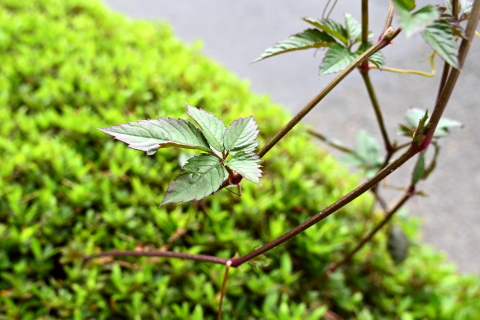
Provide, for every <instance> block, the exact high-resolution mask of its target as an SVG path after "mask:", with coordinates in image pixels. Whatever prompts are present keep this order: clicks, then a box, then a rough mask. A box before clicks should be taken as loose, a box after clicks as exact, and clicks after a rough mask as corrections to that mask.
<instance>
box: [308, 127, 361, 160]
mask: <svg viewBox="0 0 480 320" xmlns="http://www.w3.org/2000/svg"><path fill="white" fill-rule="evenodd" d="M307 132H308V133H309V134H311V135H312V136H314V137H315V138H318V139H320V140H322V141H323V142H324V143H325V144H326V145H329V146H330V147H332V148H335V149H337V150H340V151H342V152H345V153H350V154H354V153H355V152H354V151H353V150H351V149H349V148H347V147H345V146H342V145H341V144H338V143H336V142H334V141H332V140H330V139H328V138H327V137H325V136H324V135H323V134H321V133H318V132H315V131H313V130H310V129H308V130H307Z"/></svg>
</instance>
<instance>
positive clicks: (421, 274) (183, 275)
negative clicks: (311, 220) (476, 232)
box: [0, 0, 480, 320]
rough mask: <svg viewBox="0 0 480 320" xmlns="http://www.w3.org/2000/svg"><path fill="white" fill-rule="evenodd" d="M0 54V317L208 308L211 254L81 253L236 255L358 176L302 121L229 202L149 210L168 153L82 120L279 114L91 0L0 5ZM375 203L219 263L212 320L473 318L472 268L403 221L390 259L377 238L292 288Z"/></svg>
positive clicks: (192, 56)
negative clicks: (258, 260) (196, 111)
mask: <svg viewBox="0 0 480 320" xmlns="http://www.w3.org/2000/svg"><path fill="white" fill-rule="evenodd" d="M0 61H1V64H0V123H1V125H0V133H1V134H0V163H1V165H0V239H1V241H0V318H2V319H58V318H74V319H84V318H85V319H92V318H93V319H214V318H216V316H215V314H216V310H217V308H218V300H219V294H218V292H219V288H220V285H221V281H222V277H223V270H224V267H223V266H221V265H211V264H206V263H199V262H193V261H183V260H178V259H170V260H168V259H163V258H162V259H160V258H150V259H147V258H131V257H129V258H124V259H122V258H118V259H115V260H112V259H109V258H103V259H97V260H93V261H90V262H88V263H86V264H82V256H83V255H84V254H89V253H94V252H98V251H100V250H108V249H124V250H126V249H129V250H132V249H135V248H137V249H139V250H140V249H146V248H149V247H150V248H152V247H155V248H165V249H168V250H175V251H182V252H190V253H204V254H211V255H218V256H221V257H232V256H233V255H235V254H236V253H237V252H238V253H246V252H248V251H249V250H251V249H252V248H254V247H257V246H259V245H260V244H262V243H265V242H266V241H268V240H271V239H273V238H274V237H277V236H279V235H281V234H282V233H283V232H285V231H287V230H288V229H289V228H291V227H293V226H294V225H296V224H298V223H299V222H302V221H303V220H305V219H306V218H307V217H309V216H310V215H312V214H313V213H315V212H318V211H319V210H321V209H322V208H324V207H325V206H327V205H329V204H330V203H332V202H333V201H334V200H336V199H337V198H338V197H339V196H341V195H343V194H345V193H346V192H348V191H349V190H351V189H352V188H353V187H354V186H355V185H356V184H357V182H358V177H355V176H353V177H352V175H351V174H350V173H349V172H348V170H347V169H346V168H344V167H343V166H342V165H340V164H338V163H337V162H336V161H335V160H334V159H332V157H331V156H329V155H328V154H326V153H325V152H324V151H322V150H320V149H319V148H318V147H317V146H316V145H315V144H314V143H312V142H311V141H310V140H309V139H308V136H307V134H306V133H305V132H304V128H299V129H295V131H294V132H293V133H292V134H290V135H289V136H288V137H287V138H286V139H285V141H284V142H281V143H280V145H279V146H278V147H276V148H274V149H273V150H272V151H271V152H270V154H269V156H268V157H267V158H266V159H265V161H264V162H263V163H262V165H263V166H264V168H263V169H264V172H265V173H266V174H265V178H264V179H263V180H262V183H263V185H262V186H257V185H254V184H253V183H245V184H244V190H243V196H242V197H241V198H239V197H237V196H236V195H234V194H232V193H229V192H228V191H227V190H221V191H220V192H218V193H217V194H216V195H214V196H211V197H209V198H208V199H206V200H202V201H199V202H193V203H187V204H181V205H167V206H162V207H161V208H159V206H158V204H159V203H160V201H161V198H162V196H163V193H164V191H165V190H166V188H167V186H168V184H169V183H170V182H171V181H172V180H173V177H174V176H175V175H176V174H178V172H179V171H180V167H179V165H178V162H177V161H176V160H177V159H176V158H177V157H179V156H180V153H179V152H178V151H172V150H171V149H169V150H166V151H163V150H161V151H159V152H158V153H157V154H156V155H155V156H153V157H146V156H144V155H143V154H142V153H140V152H138V151H135V150H131V149H128V148H126V147H125V145H123V144H122V143H118V142H114V141H112V139H110V138H109V137H107V136H105V135H104V134H102V133H101V132H100V131H98V130H95V128H100V127H107V126H110V125H111V124H116V123H125V122H132V121H136V120H138V119H145V118H155V117H157V116H170V117H185V116H186V115H185V107H184V106H185V103H189V104H191V105H194V106H196V107H200V108H203V109H205V110H208V111H209V112H213V113H214V114H216V115H222V117H223V119H224V120H225V121H226V123H229V122H230V121H231V120H233V119H234V118H237V117H241V116H243V117H245V116H249V115H252V114H253V115H255V120H256V121H257V123H258V124H259V127H260V130H261V136H260V140H261V141H265V140H267V139H268V138H269V137H271V136H272V135H273V133H274V132H275V131H276V130H278V128H280V127H281V126H282V125H283V124H284V123H285V122H286V121H287V120H288V115H287V114H286V113H285V112H284V111H283V109H281V108H280V107H279V106H275V105H272V103H271V102H270V100H269V99H268V98H266V97H259V96H256V95H253V94H251V93H250V92H249V89H248V84H247V83H245V82H240V81H239V80H238V79H237V78H236V77H235V76H233V75H231V74H230V73H228V72H227V71H226V70H224V69H223V68H222V67H220V66H218V65H217V64H215V63H213V62H212V61H210V60H208V59H206V58H205V57H203V56H202V55H201V54H200V53H199V45H198V44H195V45H193V46H192V47H188V46H185V45H184V44H182V43H181V42H180V41H179V40H177V39H176V38H175V37H174V36H173V35H172V31H171V30H170V29H169V28H168V26H166V25H165V24H153V23H147V22H132V21H130V20H127V19H126V18H124V17H122V16H119V15H115V14H112V13H110V12H109V11H108V10H106V9H105V8H104V7H103V6H102V5H100V4H99V3H98V2H97V1H93V0H81V1H80V0H31V1H18V0H1V1H0ZM175 152H177V153H175ZM300 153H301V154H300ZM371 204H372V199H371V198H370V197H369V196H364V197H361V198H359V199H357V200H355V201H354V202H353V203H352V204H350V205H349V206H347V207H346V208H345V209H343V210H341V211H340V212H338V213H336V214H335V215H334V216H332V217H330V218H328V219H327V220H326V221H325V222H323V223H320V224H319V225H316V226H314V227H312V228H311V229H309V230H308V231H306V232H305V233H304V234H302V235H300V236H298V237H296V238H295V239H293V240H291V241H290V242H288V243H287V244H286V245H283V246H280V247H278V248H277V249H275V250H274V251H272V252H271V253H269V254H268V257H269V258H270V259H271V260H272V262H271V265H270V266H269V267H259V268H253V267H252V266H250V265H247V266H243V267H241V268H240V269H235V270H233V271H232V272H231V273H230V278H229V283H228V288H227V296H226V301H225V302H224V319H233V318H235V319H289V320H293V319H311V320H313V319H320V318H322V315H323V314H324V313H325V312H330V313H331V315H333V313H336V314H338V315H340V316H342V317H343V318H345V319H347V318H348V319H453V318H454V319H479V318H480V311H479V310H478V301H479V299H480V281H479V279H478V277H473V276H472V277H467V276H461V275H458V274H456V272H455V269H454V267H452V266H448V265H445V264H444V262H443V258H442V257H441V256H440V255H439V254H438V253H436V252H433V251H432V250H431V249H429V248H427V247H425V246H424V245H420V244H419V243H418V241H417V240H415V239H416V238H415V236H416V234H417V229H418V224H417V223H416V222H415V221H413V220H411V219H405V218H403V219H400V220H401V221H400V222H401V224H402V226H403V228H404V229H405V231H406V232H407V234H408V235H409V236H410V237H411V239H412V240H411V241H412V248H411V253H410V256H409V258H408V259H407V260H406V262H405V263H404V264H402V265H400V266H395V265H394V264H393V263H392V262H391V260H390V258H389V257H388V254H387V253H386V234H384V233H380V234H379V235H378V236H377V237H376V238H375V239H374V241H373V242H372V243H371V244H369V245H367V246H366V247H365V248H364V249H362V250H361V251H360V252H359V253H358V254H357V255H356V256H355V257H354V259H353V260H352V262H351V263H350V264H348V265H347V266H345V267H343V268H342V269H340V270H338V271H337V272H335V273H334V274H333V275H331V276H330V277H328V278H325V279H324V281H322V282H321V283H320V284H319V285H317V286H314V287H313V288H311V289H309V290H307V289H306V286H307V284H308V283H310V282H311V281H312V280H313V279H314V278H316V277H317V276H318V275H319V274H321V273H322V272H323V271H324V270H325V269H326V268H327V267H328V265H329V264H330V262H332V261H337V260H339V259H341V258H342V256H343V255H344V254H345V252H347V251H348V249H349V248H351V246H352V244H353V243H355V242H356V241H357V239H359V238H360V237H361V236H362V235H363V234H364V233H365V232H366V231H368V230H370V229H371V228H372V226H373V225H374V224H375V223H376V222H378V221H379V220H380V219H381V214H379V213H376V212H374V213H371ZM327 310H328V311H327Z"/></svg>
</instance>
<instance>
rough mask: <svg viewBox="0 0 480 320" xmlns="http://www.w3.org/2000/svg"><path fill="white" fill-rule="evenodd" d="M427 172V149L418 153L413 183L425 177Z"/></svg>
mask: <svg viewBox="0 0 480 320" xmlns="http://www.w3.org/2000/svg"><path fill="white" fill-rule="evenodd" d="M424 172H425V151H422V152H420V154H419V155H418V161H417V163H416V164H415V168H414V169H413V174H412V185H416V184H417V183H418V181H420V179H422V178H423V174H424Z"/></svg>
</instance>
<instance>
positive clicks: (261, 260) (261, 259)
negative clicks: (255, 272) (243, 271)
mask: <svg viewBox="0 0 480 320" xmlns="http://www.w3.org/2000/svg"><path fill="white" fill-rule="evenodd" d="M247 263H248V264H249V265H251V266H252V267H253V269H257V268H265V267H268V266H270V265H271V264H272V259H270V258H267V256H266V255H264V254H261V255H259V256H256V257H255V258H253V259H250V260H248V261H247Z"/></svg>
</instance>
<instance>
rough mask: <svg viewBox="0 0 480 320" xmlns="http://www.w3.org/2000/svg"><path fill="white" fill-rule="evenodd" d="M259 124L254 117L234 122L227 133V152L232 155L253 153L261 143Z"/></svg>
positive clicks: (225, 145)
mask: <svg viewBox="0 0 480 320" xmlns="http://www.w3.org/2000/svg"><path fill="white" fill-rule="evenodd" d="M257 136H258V130H257V123H256V122H255V120H254V119H253V116H252V117H248V118H238V119H236V120H234V121H233V122H232V123H231V124H230V126H229V127H228V128H227V130H226V131H225V137H224V139H223V145H224V147H225V151H226V152H228V153H230V154H231V155H235V154H236V153H239V152H252V151H253V150H255V148H256V147H257V146H258V144H259V142H258V141H256V140H255V139H256V138H257Z"/></svg>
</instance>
